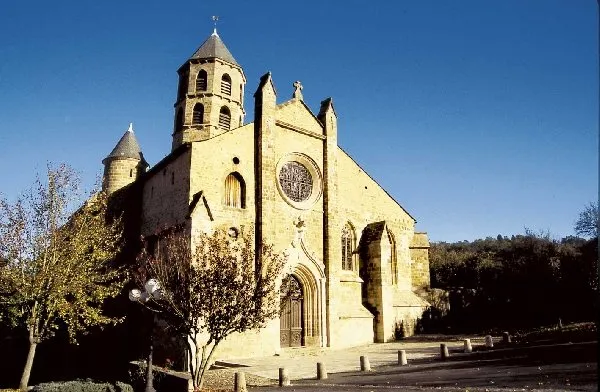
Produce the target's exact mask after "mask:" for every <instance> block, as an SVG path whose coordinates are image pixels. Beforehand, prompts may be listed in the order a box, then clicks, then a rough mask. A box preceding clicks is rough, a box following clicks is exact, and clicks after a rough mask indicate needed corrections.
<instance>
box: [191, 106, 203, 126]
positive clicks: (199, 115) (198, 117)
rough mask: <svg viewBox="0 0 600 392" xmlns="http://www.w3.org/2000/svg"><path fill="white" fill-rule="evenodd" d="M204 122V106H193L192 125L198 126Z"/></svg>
mask: <svg viewBox="0 0 600 392" xmlns="http://www.w3.org/2000/svg"><path fill="white" fill-rule="evenodd" d="M203 122H204V105H202V104H201V103H197V104H196V105H195V106H194V113H193V115H192V124H194V125H200V124H202V123H203Z"/></svg>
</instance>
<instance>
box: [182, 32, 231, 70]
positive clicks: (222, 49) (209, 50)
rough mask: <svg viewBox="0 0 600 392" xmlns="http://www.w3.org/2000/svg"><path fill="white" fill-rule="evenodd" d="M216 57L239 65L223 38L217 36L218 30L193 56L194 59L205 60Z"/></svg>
mask: <svg viewBox="0 0 600 392" xmlns="http://www.w3.org/2000/svg"><path fill="white" fill-rule="evenodd" d="M212 57H216V58H219V59H221V60H225V61H227V62H229V63H232V64H235V65H238V66H239V64H238V63H237V61H235V59H234V58H233V56H232V55H231V52H229V49H227V47H226V46H225V44H224V43H223V41H222V40H221V37H219V35H218V34H217V32H216V30H215V31H214V32H213V33H212V34H211V36H210V37H208V39H207V40H206V41H204V43H203V44H202V45H200V47H199V48H198V49H197V50H196V52H195V53H194V54H193V55H192V57H191V58H193V59H205V58H212Z"/></svg>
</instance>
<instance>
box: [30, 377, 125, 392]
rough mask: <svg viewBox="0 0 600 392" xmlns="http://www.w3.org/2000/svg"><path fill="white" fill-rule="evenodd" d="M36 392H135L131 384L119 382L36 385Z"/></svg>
mask: <svg viewBox="0 0 600 392" xmlns="http://www.w3.org/2000/svg"><path fill="white" fill-rule="evenodd" d="M33 391H34V392H133V388H132V387H131V385H129V384H125V383H123V382H120V381H117V382H116V383H115V384H111V383H107V382H103V383H101V382H93V381H89V380H76V381H65V382H47V383H42V384H39V385H36V386H35V387H34V388H33Z"/></svg>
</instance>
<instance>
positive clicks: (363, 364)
mask: <svg viewBox="0 0 600 392" xmlns="http://www.w3.org/2000/svg"><path fill="white" fill-rule="evenodd" d="M370 370H371V364H370V363H369V357H367V356H366V355H361V356H360V371H361V372H368V371H370Z"/></svg>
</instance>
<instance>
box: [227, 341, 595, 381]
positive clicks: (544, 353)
mask: <svg viewBox="0 0 600 392" xmlns="http://www.w3.org/2000/svg"><path fill="white" fill-rule="evenodd" d="M471 341H472V343H473V347H474V349H475V350H476V351H477V349H478V348H479V349H481V348H482V347H483V338H471ZM496 342H498V340H496ZM446 343H447V346H448V348H449V351H450V358H449V359H448V360H447V361H441V360H440V341H435V342H393V343H384V344H370V345H366V346H361V347H354V348H348V349H339V350H332V349H318V350H317V349H313V350H307V349H288V350H284V351H283V352H282V353H281V354H280V355H274V356H270V357H263V358H248V359H238V360H235V361H230V362H226V363H221V365H224V366H226V367H228V368H229V369H232V368H233V369H235V370H236V371H243V372H245V373H246V374H249V375H250V374H251V375H257V376H261V377H266V378H270V379H273V380H277V379H278V376H279V368H280V367H284V368H286V369H287V371H288V373H289V376H290V379H291V384H292V385H291V386H290V387H289V390H290V391H325V390H328V391H329V390H331V391H352V390H376V389H397V388H401V389H403V390H413V389H414V390H416V389H418V390H434V389H435V390H437V389H440V388H445V389H461V390H462V391H464V390H465V388H468V389H469V390H471V391H474V390H481V391H494V390H507V389H510V390H545V391H573V390H577V391H595V390H597V385H598V381H597V342H585V343H575V344H570V343H569V344H558V345H546V346H545V345H542V346H535V347H526V348H522V347H517V348H498V347H497V348H495V349H493V350H489V351H477V352H474V353H471V354H465V353H463V342H462V340H458V341H454V340H453V341H448V342H446ZM497 346H498V345H497ZM398 350H405V351H406V354H407V359H408V362H409V363H408V365H407V366H399V365H398ZM362 355H365V356H367V357H368V358H369V362H370V365H371V368H372V371H370V372H361V371H360V356H362ZM317 362H321V363H324V364H325V366H326V369H327V372H328V373H329V374H328V375H329V377H328V378H327V379H326V380H317V379H316V369H317ZM249 387H250V390H251V391H272V390H273V389H274V388H278V387H276V386H260V387H253V386H251V385H249Z"/></svg>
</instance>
